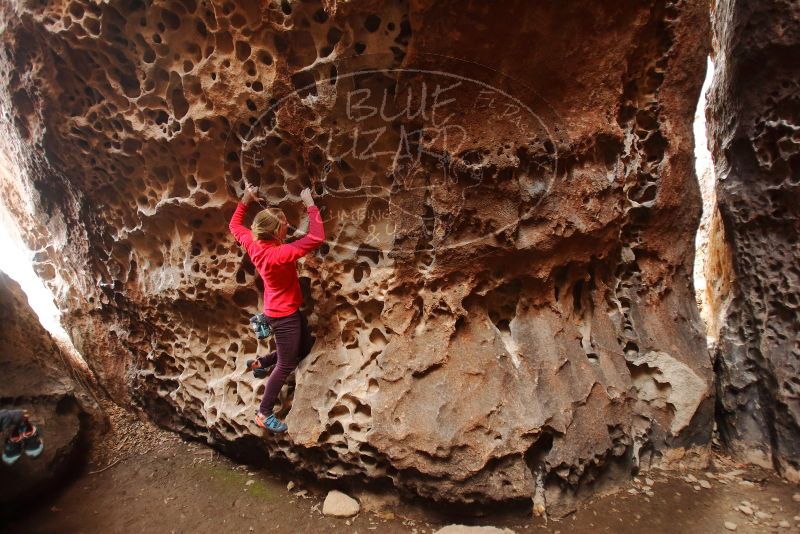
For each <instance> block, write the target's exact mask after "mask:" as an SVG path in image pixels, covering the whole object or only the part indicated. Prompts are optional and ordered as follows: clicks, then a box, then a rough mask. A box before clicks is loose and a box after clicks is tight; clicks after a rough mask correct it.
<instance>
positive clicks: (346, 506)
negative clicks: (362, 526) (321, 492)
mask: <svg viewBox="0 0 800 534" xmlns="http://www.w3.org/2000/svg"><path fill="white" fill-rule="evenodd" d="M360 509H361V506H360V505H359V504H358V501H356V500H355V499H353V498H352V497H350V496H348V495H345V494H344V493H342V492H341V491H336V490H331V491H329V492H328V496H327V497H325V502H324V503H323V504H322V513H323V514H324V515H329V516H333V517H353V516H354V515H356V514H357V513H358V511H359V510H360Z"/></svg>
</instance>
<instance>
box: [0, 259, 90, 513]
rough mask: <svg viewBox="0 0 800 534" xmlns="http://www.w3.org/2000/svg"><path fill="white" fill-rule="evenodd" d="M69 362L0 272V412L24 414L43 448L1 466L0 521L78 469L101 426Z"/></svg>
mask: <svg viewBox="0 0 800 534" xmlns="http://www.w3.org/2000/svg"><path fill="white" fill-rule="evenodd" d="M69 358H70V356H69V355H68V354H66V353H65V352H63V351H62V350H61V348H60V347H59V346H58V345H57V344H56V342H55V341H54V340H53V338H52V337H51V336H50V334H49V333H48V332H47V331H46V330H45V329H44V328H43V327H42V325H41V324H40V323H39V318H38V317H36V314H35V313H34V312H33V310H32V309H31V308H30V306H29V305H28V300H27V298H26V297H25V294H24V293H23V292H22V289H21V288H20V287H19V285H18V284H17V283H16V282H15V281H14V280H12V279H11V278H9V277H8V276H7V275H6V274H5V273H3V272H0V377H2V378H1V379H0V409H4V410H27V411H28V413H29V414H30V419H31V421H32V422H33V424H34V425H36V426H37V427H38V430H39V435H40V436H41V438H42V441H43V443H44V451H43V452H42V454H41V456H39V457H38V458H35V459H31V458H28V457H26V456H25V455H23V456H22V458H20V459H19V460H17V461H16V462H15V463H14V464H13V465H11V466H7V465H5V464H4V463H0V481H2V483H0V518H2V517H5V516H6V515H8V514H12V513H14V512H16V511H17V507H19V506H21V505H23V504H28V503H29V502H31V501H33V500H34V499H37V498H41V497H42V495H43V494H44V493H45V492H47V491H51V490H53V489H55V488H57V487H58V486H59V485H60V484H61V483H62V481H63V480H64V479H65V478H66V477H68V476H69V475H70V474H72V473H74V472H75V471H76V470H77V469H80V468H81V467H82V466H83V465H84V463H85V453H86V452H87V447H88V444H89V438H90V436H91V435H92V433H93V432H94V431H96V430H99V429H101V428H102V426H103V425H102V423H103V419H102V416H101V414H100V409H99V407H98V406H97V404H96V403H95V402H94V400H93V399H92V397H91V396H90V395H89V389H88V388H87V387H85V384H86V383H85V380H86V379H85V377H84V376H83V375H82V374H80V373H79V372H78V371H76V369H77V367H78V366H77V365H75V364H73V363H72V362H71V361H70V360H69Z"/></svg>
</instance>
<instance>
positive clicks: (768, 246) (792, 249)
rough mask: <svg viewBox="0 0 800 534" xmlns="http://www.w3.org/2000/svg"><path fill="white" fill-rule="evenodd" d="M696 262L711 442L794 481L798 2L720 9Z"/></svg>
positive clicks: (799, 401)
mask: <svg viewBox="0 0 800 534" xmlns="http://www.w3.org/2000/svg"><path fill="white" fill-rule="evenodd" d="M714 56H715V59H714V61H715V73H714V84H713V86H712V90H711V93H710V96H709V101H708V107H707V110H708V111H707V117H708V124H709V133H710V135H709V139H710V140H711V145H712V150H713V156H714V165H715V172H716V176H717V185H716V197H717V206H718V212H717V213H716V214H715V219H714V220H713V221H712V224H711V235H710V237H709V248H710V250H712V251H713V252H710V253H709V254H707V255H706V258H707V262H706V279H707V280H709V281H710V280H714V281H715V283H714V284H713V286H712V284H709V286H710V287H709V288H708V289H709V290H710V295H709V296H710V306H711V308H712V313H711V314H710V316H711V318H712V320H711V330H712V334H713V337H715V338H716V339H717V341H716V349H715V368H716V371H717V378H718V384H717V389H718V395H719V400H718V404H719V407H720V409H719V412H720V413H719V416H720V417H719V423H720V433H721V436H722V437H723V439H724V440H725V441H726V443H727V444H728V445H729V446H730V448H731V449H732V450H733V451H734V452H736V453H738V454H740V455H741V456H742V457H743V459H746V460H750V461H755V462H758V463H760V464H762V465H766V466H774V467H776V468H777V470H778V471H779V472H781V474H783V475H784V476H786V477H787V478H789V479H790V480H794V481H800V336H799V335H798V332H800V4H798V3H797V2H788V1H787V2H729V1H723V2H719V3H718V4H717V6H716V9H715V12H714Z"/></svg>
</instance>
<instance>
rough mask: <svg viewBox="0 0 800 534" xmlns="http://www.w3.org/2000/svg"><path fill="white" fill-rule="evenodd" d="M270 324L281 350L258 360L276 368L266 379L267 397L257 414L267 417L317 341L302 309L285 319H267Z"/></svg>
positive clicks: (265, 396)
mask: <svg viewBox="0 0 800 534" xmlns="http://www.w3.org/2000/svg"><path fill="white" fill-rule="evenodd" d="M267 322H268V323H269V326H270V327H271V328H272V331H273V332H274V335H275V345H276V347H277V349H278V350H276V351H275V352H273V353H272V354H269V355H268V356H262V357H260V358H259V359H258V360H259V362H260V363H261V366H262V367H269V366H270V365H273V364H274V365H275V369H273V370H272V373H270V375H269V379H267V389H266V390H264V397H263V398H262V399H261V405H260V406H259V407H258V411H259V412H260V413H262V414H264V415H269V414H271V413H272V407H273V405H274V404H275V400H276V399H277V398H278V393H280V391H281V388H282V387H283V384H284V382H286V378H287V377H288V376H289V374H290V373H291V372H292V371H294V370H295V368H297V365H298V364H299V363H300V360H302V359H303V358H305V357H306V356H308V353H309V352H311V347H313V346H314V342H315V341H316V338H314V336H312V335H311V332H310V331H309V329H308V321H307V320H306V317H305V315H303V313H302V312H301V311H300V310H297V311H296V312H294V313H293V314H291V315H287V316H286V317H269V316H267Z"/></svg>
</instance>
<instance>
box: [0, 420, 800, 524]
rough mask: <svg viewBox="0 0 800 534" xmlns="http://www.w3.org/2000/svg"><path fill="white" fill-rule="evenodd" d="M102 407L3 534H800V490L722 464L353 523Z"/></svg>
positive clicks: (410, 506) (383, 509) (386, 506)
mask: <svg viewBox="0 0 800 534" xmlns="http://www.w3.org/2000/svg"><path fill="white" fill-rule="evenodd" d="M105 408H106V409H107V410H109V409H110V410H111V411H112V412H113V413H112V423H113V431H112V432H110V433H109V434H107V435H106V436H105V437H104V439H103V440H102V442H101V443H100V444H99V445H98V446H97V447H96V449H95V450H94V452H93V455H92V458H91V462H90V465H89V467H88V469H87V470H86V472H85V473H84V474H83V475H82V476H80V478H79V479H78V480H76V481H75V482H74V483H73V484H71V485H70V486H69V487H67V488H66V489H64V490H62V491H61V492H60V493H59V494H57V495H55V496H54V497H52V498H51V499H49V500H48V501H46V502H43V503H42V505H41V507H40V508H38V509H36V510H32V511H30V512H28V513H26V515H25V516H24V517H22V518H17V519H14V520H12V521H10V522H6V523H5V524H2V525H0V532H3V533H6V532H8V533H11V532H14V533H20V532H25V533H50V532H58V533H117V532H119V533H129V532H147V533H162V532H163V533H211V534H219V533H220V532H255V531H258V532H292V533H305V532H314V533H316V532H347V533H362V534H368V533H370V532H373V531H374V532H380V534H390V533H400V532H403V533H411V534H426V533H431V532H435V531H436V530H438V529H439V528H441V527H442V526H445V525H448V524H452V523H462V524H472V525H492V526H496V527H500V528H508V529H510V530H512V531H514V532H518V533H522V532H533V533H538V532H542V533H543V532H550V533H565V534H566V533H578V534H580V533H586V534H588V533H597V532H614V533H620V534H627V533H631V534H632V533H637V534H638V533H641V532H647V533H654V534H655V533H668V532H669V533H673V532H681V533H703V534H705V533H715V532H719V533H725V532H730V531H731V530H730V529H731V528H735V531H736V532H743V533H758V534H763V533H769V532H780V533H783V532H787V533H788V532H800V502H799V501H800V487H798V486H796V485H793V484H789V483H787V482H785V481H783V480H780V479H778V478H776V477H775V476H774V475H773V474H771V473H770V472H768V471H764V470H761V469H758V468H753V467H743V466H736V465H734V464H732V463H731V462H730V461H729V460H727V459H726V458H725V457H721V456H720V457H717V459H716V461H715V465H714V466H713V467H712V468H710V469H709V470H708V471H704V472H691V473H690V472H687V473H663V472H660V471H655V472H650V473H648V474H647V475H642V476H640V477H638V478H637V479H636V480H635V481H634V482H633V483H632V484H631V485H630V487H629V488H627V489H623V490H622V491H620V492H618V493H616V494H614V495H610V496H605V497H598V498H596V499H594V500H593V501H592V502H591V503H589V504H588V505H587V506H586V507H584V508H583V509H581V510H580V511H579V512H577V513H576V514H573V515H571V516H569V517H567V518H565V519H562V520H560V521H553V520H552V519H551V520H549V521H545V520H544V519H542V518H535V519H534V518H532V517H530V515H529V514H528V513H525V512H522V511H519V510H514V511H507V512H505V513H499V514H497V515H492V516H484V517H481V518H474V517H473V518H465V517H461V518H458V517H455V518H454V517H443V516H441V515H440V514H438V513H437V511H436V510H435V509H433V508H431V507H430V506H428V507H426V506H423V505H420V504H416V503H409V502H406V501H402V500H401V499H399V498H397V497H393V496H386V495H375V494H369V493H359V494H357V495H354V496H355V497H357V498H358V499H359V500H360V501H361V504H362V511H361V512H360V513H359V515H357V516H356V517H355V518H353V519H349V520H346V519H334V518H329V517H326V516H323V515H322V511H321V510H322V502H323V500H324V497H325V490H324V489H322V488H321V487H318V486H315V485H313V484H310V483H308V482H307V481H306V482H303V481H301V480H299V479H297V478H296V477H292V476H291V475H289V474H286V473H272V472H270V471H269V470H266V469H254V468H251V467H248V466H243V465H237V464H235V463H234V462H232V461H230V460H228V459H227V458H225V457H222V456H220V455H219V454H218V453H217V452H215V451H214V450H212V449H210V448H208V447H206V446H204V445H201V444H198V443H190V442H185V441H182V440H181V439H180V438H178V437H177V436H175V435H173V434H171V433H168V432H164V431H161V430H159V429H157V428H155V427H153V426H151V425H149V424H148V423H144V422H141V421H138V420H137V419H136V418H135V416H133V415H132V414H128V413H127V412H124V411H123V410H121V409H119V408H114V407H113V406H111V407H109V406H106V407H105ZM287 486H291V489H288V487H287ZM726 522H728V525H727V527H726ZM734 524H735V525H736V526H735V527H733V525H734Z"/></svg>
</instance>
